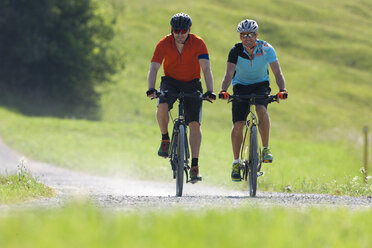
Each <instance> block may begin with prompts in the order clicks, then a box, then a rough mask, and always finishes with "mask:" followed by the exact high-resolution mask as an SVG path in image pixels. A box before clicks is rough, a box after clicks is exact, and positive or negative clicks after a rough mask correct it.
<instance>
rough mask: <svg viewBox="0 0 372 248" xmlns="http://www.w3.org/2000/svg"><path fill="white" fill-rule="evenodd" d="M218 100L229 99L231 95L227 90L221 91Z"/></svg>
mask: <svg viewBox="0 0 372 248" xmlns="http://www.w3.org/2000/svg"><path fill="white" fill-rule="evenodd" d="M218 98H220V99H229V98H230V95H229V93H227V92H226V90H221V91H220V93H218Z"/></svg>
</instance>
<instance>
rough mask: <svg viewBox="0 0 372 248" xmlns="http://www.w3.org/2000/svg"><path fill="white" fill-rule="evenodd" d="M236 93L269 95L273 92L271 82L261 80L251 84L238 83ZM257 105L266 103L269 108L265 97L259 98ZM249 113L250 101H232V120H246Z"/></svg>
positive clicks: (235, 88) (235, 87)
mask: <svg viewBox="0 0 372 248" xmlns="http://www.w3.org/2000/svg"><path fill="white" fill-rule="evenodd" d="M233 92H234V94H235V95H252V94H256V95H268V94H270V92H271V88H270V83H269V82H261V83H256V84H250V85H242V84H237V85H235V86H234V88H233ZM256 103H257V105H264V106H265V107H266V108H267V102H266V101H265V99H257V100H256ZM248 114H249V103H247V102H238V101H233V102H232V121H233V123H235V122H238V121H245V120H246V119H247V116H248Z"/></svg>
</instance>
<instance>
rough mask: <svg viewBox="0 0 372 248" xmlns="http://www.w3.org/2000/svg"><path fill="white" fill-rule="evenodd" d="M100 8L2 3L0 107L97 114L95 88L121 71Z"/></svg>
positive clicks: (35, 1)
mask: <svg viewBox="0 0 372 248" xmlns="http://www.w3.org/2000/svg"><path fill="white" fill-rule="evenodd" d="M97 8H98V6H97V5H96V4H95V3H94V2H93V1H92V0H32V1H30V0H1V1H0V91H1V92H0V104H3V105H6V104H8V105H13V106H12V107H16V108H19V109H20V110H21V111H22V110H23V111H25V112H29V113H30V114H48V115H57V116H58V115H66V114H68V113H70V114H73V113H77V109H80V112H81V109H89V108H96V107H97V106H98V100H99V95H98V94H97V92H96V90H95V87H96V86H97V85H99V84H102V83H105V82H108V81H109V78H110V75H112V74H114V73H115V72H116V71H117V70H118V69H121V68H122V67H123V64H122V62H120V61H122V59H121V58H119V57H118V56H119V55H118V53H115V52H113V51H112V50H113V47H112V46H111V45H110V41H111V40H112V39H113V37H114V35H115V33H114V29H113V28H112V23H108V21H107V19H105V17H104V16H101V15H99V14H97V11H96V10H97ZM80 114H81V113H80Z"/></svg>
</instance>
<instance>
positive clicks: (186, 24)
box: [170, 13, 192, 30]
mask: <svg viewBox="0 0 372 248" xmlns="http://www.w3.org/2000/svg"><path fill="white" fill-rule="evenodd" d="M170 24H171V26H172V28H173V29H183V30H187V29H189V28H190V27H191V25H192V21H191V17H190V16H189V15H188V14H185V13H177V14H175V15H174V16H172V18H171V20H170Z"/></svg>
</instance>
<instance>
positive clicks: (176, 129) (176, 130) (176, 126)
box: [170, 99, 190, 182]
mask: <svg viewBox="0 0 372 248" xmlns="http://www.w3.org/2000/svg"><path fill="white" fill-rule="evenodd" d="M183 110H184V103H183V99H179V104H178V118H176V119H175V120H174V121H173V131H172V138H171V151H170V162H171V165H172V170H173V178H176V171H177V168H176V164H177V161H178V154H177V146H178V139H179V134H180V126H183V127H184V130H185V132H184V147H185V153H184V157H185V161H184V163H185V172H186V175H187V174H188V173H187V169H189V165H188V164H189V160H190V151H189V145H188V144H189V143H188V139H187V125H186V122H185V117H184V113H183ZM186 182H188V181H186Z"/></svg>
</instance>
